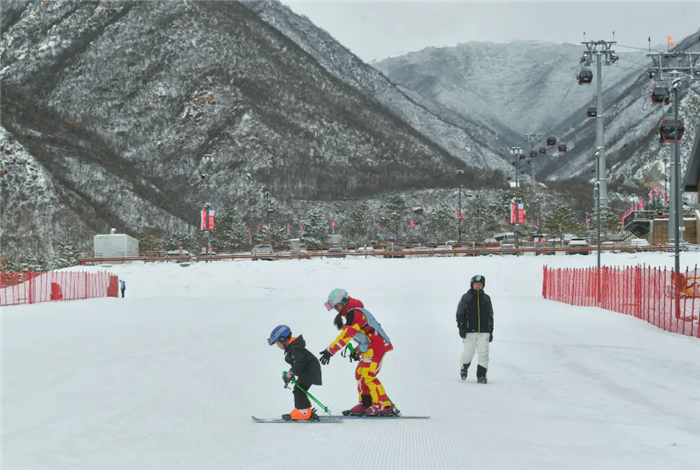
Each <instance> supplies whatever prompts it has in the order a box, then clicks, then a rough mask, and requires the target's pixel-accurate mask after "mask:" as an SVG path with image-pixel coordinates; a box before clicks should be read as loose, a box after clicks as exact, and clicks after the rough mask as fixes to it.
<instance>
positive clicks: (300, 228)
mask: <svg viewBox="0 0 700 470" xmlns="http://www.w3.org/2000/svg"><path fill="white" fill-rule="evenodd" d="M299 230H301V231H302V232H303V231H304V225H303V224H302V223H301V222H299Z"/></svg>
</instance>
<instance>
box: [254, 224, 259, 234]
mask: <svg viewBox="0 0 700 470" xmlns="http://www.w3.org/2000/svg"><path fill="white" fill-rule="evenodd" d="M255 233H260V226H259V225H258V231H257V232H255Z"/></svg>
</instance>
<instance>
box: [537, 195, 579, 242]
mask: <svg viewBox="0 0 700 470" xmlns="http://www.w3.org/2000/svg"><path fill="white" fill-rule="evenodd" d="M545 229H546V231H547V235H548V236H549V238H552V237H554V238H559V239H560V240H561V241H562V246H563V244H564V235H565V234H567V233H574V234H575V233H580V232H582V231H583V228H582V226H581V223H579V222H578V221H577V220H576V214H575V213H574V211H573V210H572V209H571V207H569V206H568V205H566V204H562V203H558V204H556V205H555V206H554V209H553V210H552V211H551V212H550V213H549V214H548V215H547V219H546V220H545Z"/></svg>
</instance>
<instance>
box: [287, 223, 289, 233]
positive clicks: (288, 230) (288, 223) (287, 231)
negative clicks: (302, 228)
mask: <svg viewBox="0 0 700 470" xmlns="http://www.w3.org/2000/svg"><path fill="white" fill-rule="evenodd" d="M287 233H289V222H287Z"/></svg>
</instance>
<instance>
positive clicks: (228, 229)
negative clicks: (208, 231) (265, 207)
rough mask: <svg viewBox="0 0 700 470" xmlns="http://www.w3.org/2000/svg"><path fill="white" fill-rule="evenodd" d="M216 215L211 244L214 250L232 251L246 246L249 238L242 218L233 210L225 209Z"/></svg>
mask: <svg viewBox="0 0 700 470" xmlns="http://www.w3.org/2000/svg"><path fill="white" fill-rule="evenodd" d="M219 214H220V215H217V217H216V223H215V225H214V230H213V232H212V239H211V245H212V249H214V251H233V250H236V249H240V248H243V247H246V246H247V245H248V244H249V238H248V237H247V236H246V234H245V232H247V230H246V228H245V225H244V224H243V219H241V217H240V216H239V215H238V214H237V213H236V212H234V211H233V210H225V211H222V212H220V213H219Z"/></svg>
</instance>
